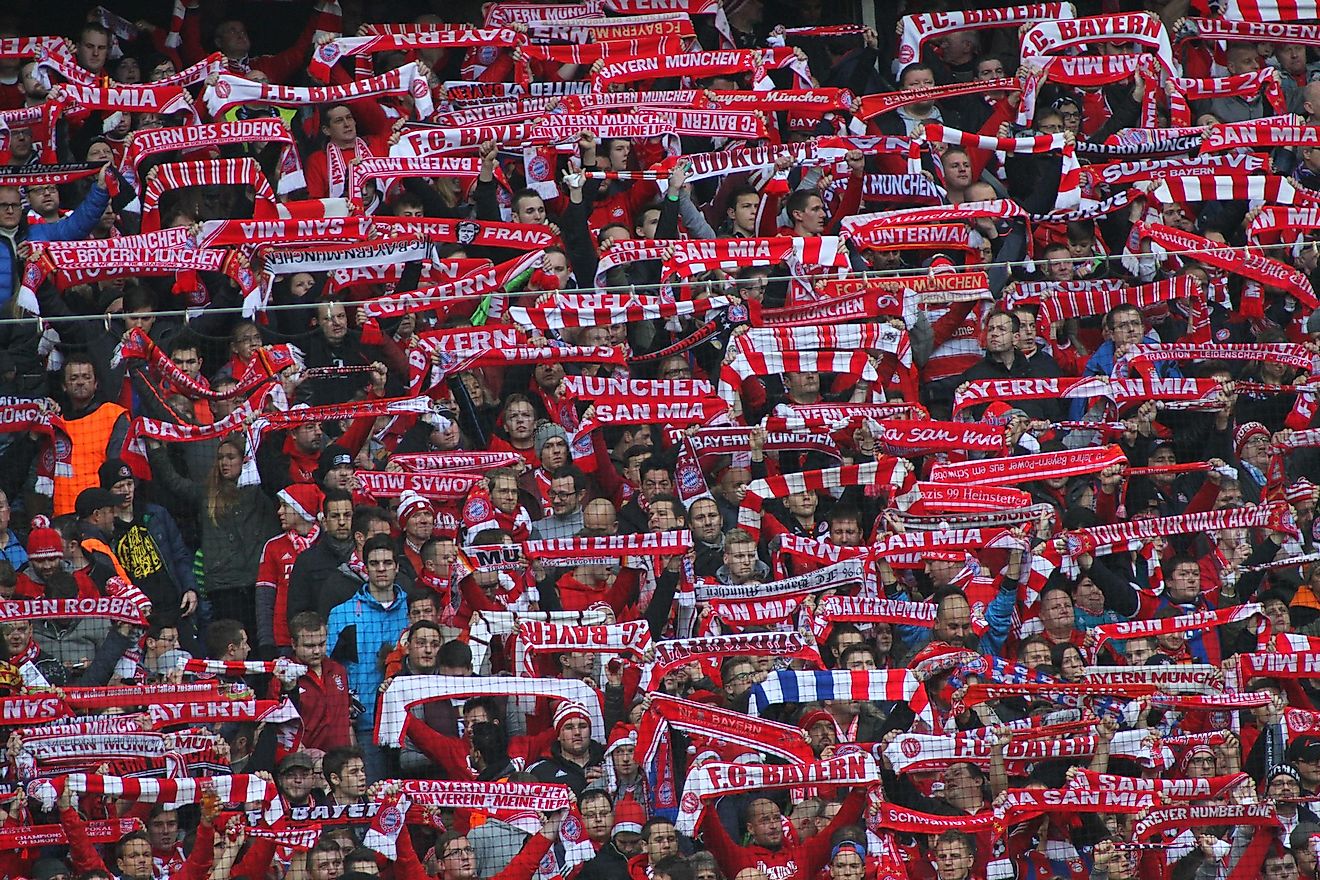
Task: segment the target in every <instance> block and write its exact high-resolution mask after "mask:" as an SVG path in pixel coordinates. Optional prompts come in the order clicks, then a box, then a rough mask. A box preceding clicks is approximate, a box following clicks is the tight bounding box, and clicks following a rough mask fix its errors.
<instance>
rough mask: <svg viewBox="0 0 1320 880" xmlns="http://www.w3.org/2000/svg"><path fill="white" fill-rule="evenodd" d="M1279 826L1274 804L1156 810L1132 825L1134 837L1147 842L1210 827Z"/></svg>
mask: <svg viewBox="0 0 1320 880" xmlns="http://www.w3.org/2000/svg"><path fill="white" fill-rule="evenodd" d="M1278 824H1279V816H1278V813H1276V812H1275V809H1274V804H1272V803H1267V804H1179V805H1177V806H1172V807H1156V808H1154V809H1153V810H1151V811H1150V812H1149V813H1147V814H1146V815H1145V816H1143V817H1142V818H1140V819H1138V820H1137V821H1136V823H1135V824H1134V825H1133V826H1132V834H1133V836H1134V837H1136V838H1137V839H1138V840H1144V839H1146V838H1149V837H1152V836H1154V835H1157V834H1163V833H1164V832H1166V831H1174V830H1178V831H1181V830H1185V829H1188V828H1203V827H1205V826H1207V825H1210V826H1220V825H1231V826H1238V827H1242V826H1250V827H1256V828H1271V827H1274V826H1277V825H1278Z"/></svg>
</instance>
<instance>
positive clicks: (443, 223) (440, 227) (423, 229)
mask: <svg viewBox="0 0 1320 880" xmlns="http://www.w3.org/2000/svg"><path fill="white" fill-rule="evenodd" d="M372 222H373V223H375V225H376V226H377V228H379V229H382V230H386V231H389V232H390V233H391V234H395V235H398V234H402V233H415V234H417V235H421V236H423V237H424V238H425V239H426V240H427V241H429V242H433V243H444V244H460V245H463V246H464V247H474V246H475V247H494V248H508V249H510V250H515V251H534V250H539V249H541V248H547V247H550V246H551V245H555V244H559V236H557V235H555V233H554V232H553V230H551V229H550V227H549V226H546V225H542V224H534V223H501V222H498V221H492V220H447V219H441V218H436V217H374V218H373V219H372Z"/></svg>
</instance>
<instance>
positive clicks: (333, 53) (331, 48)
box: [316, 43, 339, 64]
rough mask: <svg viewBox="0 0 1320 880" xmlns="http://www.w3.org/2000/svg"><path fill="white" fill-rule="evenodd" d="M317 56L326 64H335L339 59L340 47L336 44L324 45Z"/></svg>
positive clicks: (318, 50) (317, 51) (317, 52)
mask: <svg viewBox="0 0 1320 880" xmlns="http://www.w3.org/2000/svg"><path fill="white" fill-rule="evenodd" d="M316 54H317V55H318V56H319V57H320V59H321V60H322V61H324V62H325V63H326V64H334V63H335V61H337V60H338V59H339V47H338V46H336V45H335V44H334V43H323V44H322V45H321V48H319V49H317V50H316Z"/></svg>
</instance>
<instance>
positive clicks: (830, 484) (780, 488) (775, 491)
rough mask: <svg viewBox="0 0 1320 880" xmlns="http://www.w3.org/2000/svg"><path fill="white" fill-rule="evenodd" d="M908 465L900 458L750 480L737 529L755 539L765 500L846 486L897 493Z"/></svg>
mask: <svg viewBox="0 0 1320 880" xmlns="http://www.w3.org/2000/svg"><path fill="white" fill-rule="evenodd" d="M910 471H911V465H909V464H908V462H907V461H906V460H904V459H901V458H884V459H881V460H879V461H872V462H867V463H865V464H860V465H858V464H852V465H843V466H842V467H837V468H826V469H824V470H815V471H803V472H801V473H796V474H780V475H778V476H772V477H765V478H762V479H759V480H754V481H752V483H751V484H750V485H748V487H747V494H746V495H744V496H743V500H742V501H741V503H740V505H739V507H738V526H739V528H742V529H745V530H746V531H748V532H749V533H751V534H752V536H753V537H757V536H759V535H760V533H761V507H762V505H763V503H764V501H765V499H767V498H786V497H788V496H789V495H793V494H797V493H800V492H807V491H813V492H822V491H829V490H833V489H843V488H847V487H849V486H867V487H876V486H888V487H889V488H890V489H891V490H898V489H900V488H901V487H902V485H903V484H904V483H905V482H906V480H907V479H908V477H909V474H910Z"/></svg>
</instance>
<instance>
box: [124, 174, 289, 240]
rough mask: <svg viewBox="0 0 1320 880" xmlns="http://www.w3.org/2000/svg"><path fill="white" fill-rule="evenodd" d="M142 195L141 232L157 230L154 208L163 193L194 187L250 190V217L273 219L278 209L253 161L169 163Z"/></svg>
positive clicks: (277, 213)
mask: <svg viewBox="0 0 1320 880" xmlns="http://www.w3.org/2000/svg"><path fill="white" fill-rule="evenodd" d="M155 171H156V173H155V174H154V175H152V176H151V179H150V180H148V181H147V185H146V189H145V190H144V191H143V193H142V231H143V232H154V231H155V230H157V229H159V228H160V212H159V211H158V210H157V205H158V204H159V202H160V198H161V196H163V195H164V194H165V193H166V192H171V191H174V190H180V189H184V188H186V187H194V186H250V187H252V189H253V190H254V192H255V198H256V206H255V208H254V213H253V217H255V218H257V219H263V218H272V219H273V218H275V217H277V216H279V209H278V207H277V203H276V201H275V192H274V190H272V189H271V186H270V181H269V180H267V179H266V173H265V172H264V171H262V170H261V165H259V164H258V163H257V160H256V159H253V158H252V157H250V156H244V157H242V158H238V159H207V160H203V161H199V162H171V163H168V164H164V165H158V166H156V168H155Z"/></svg>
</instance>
